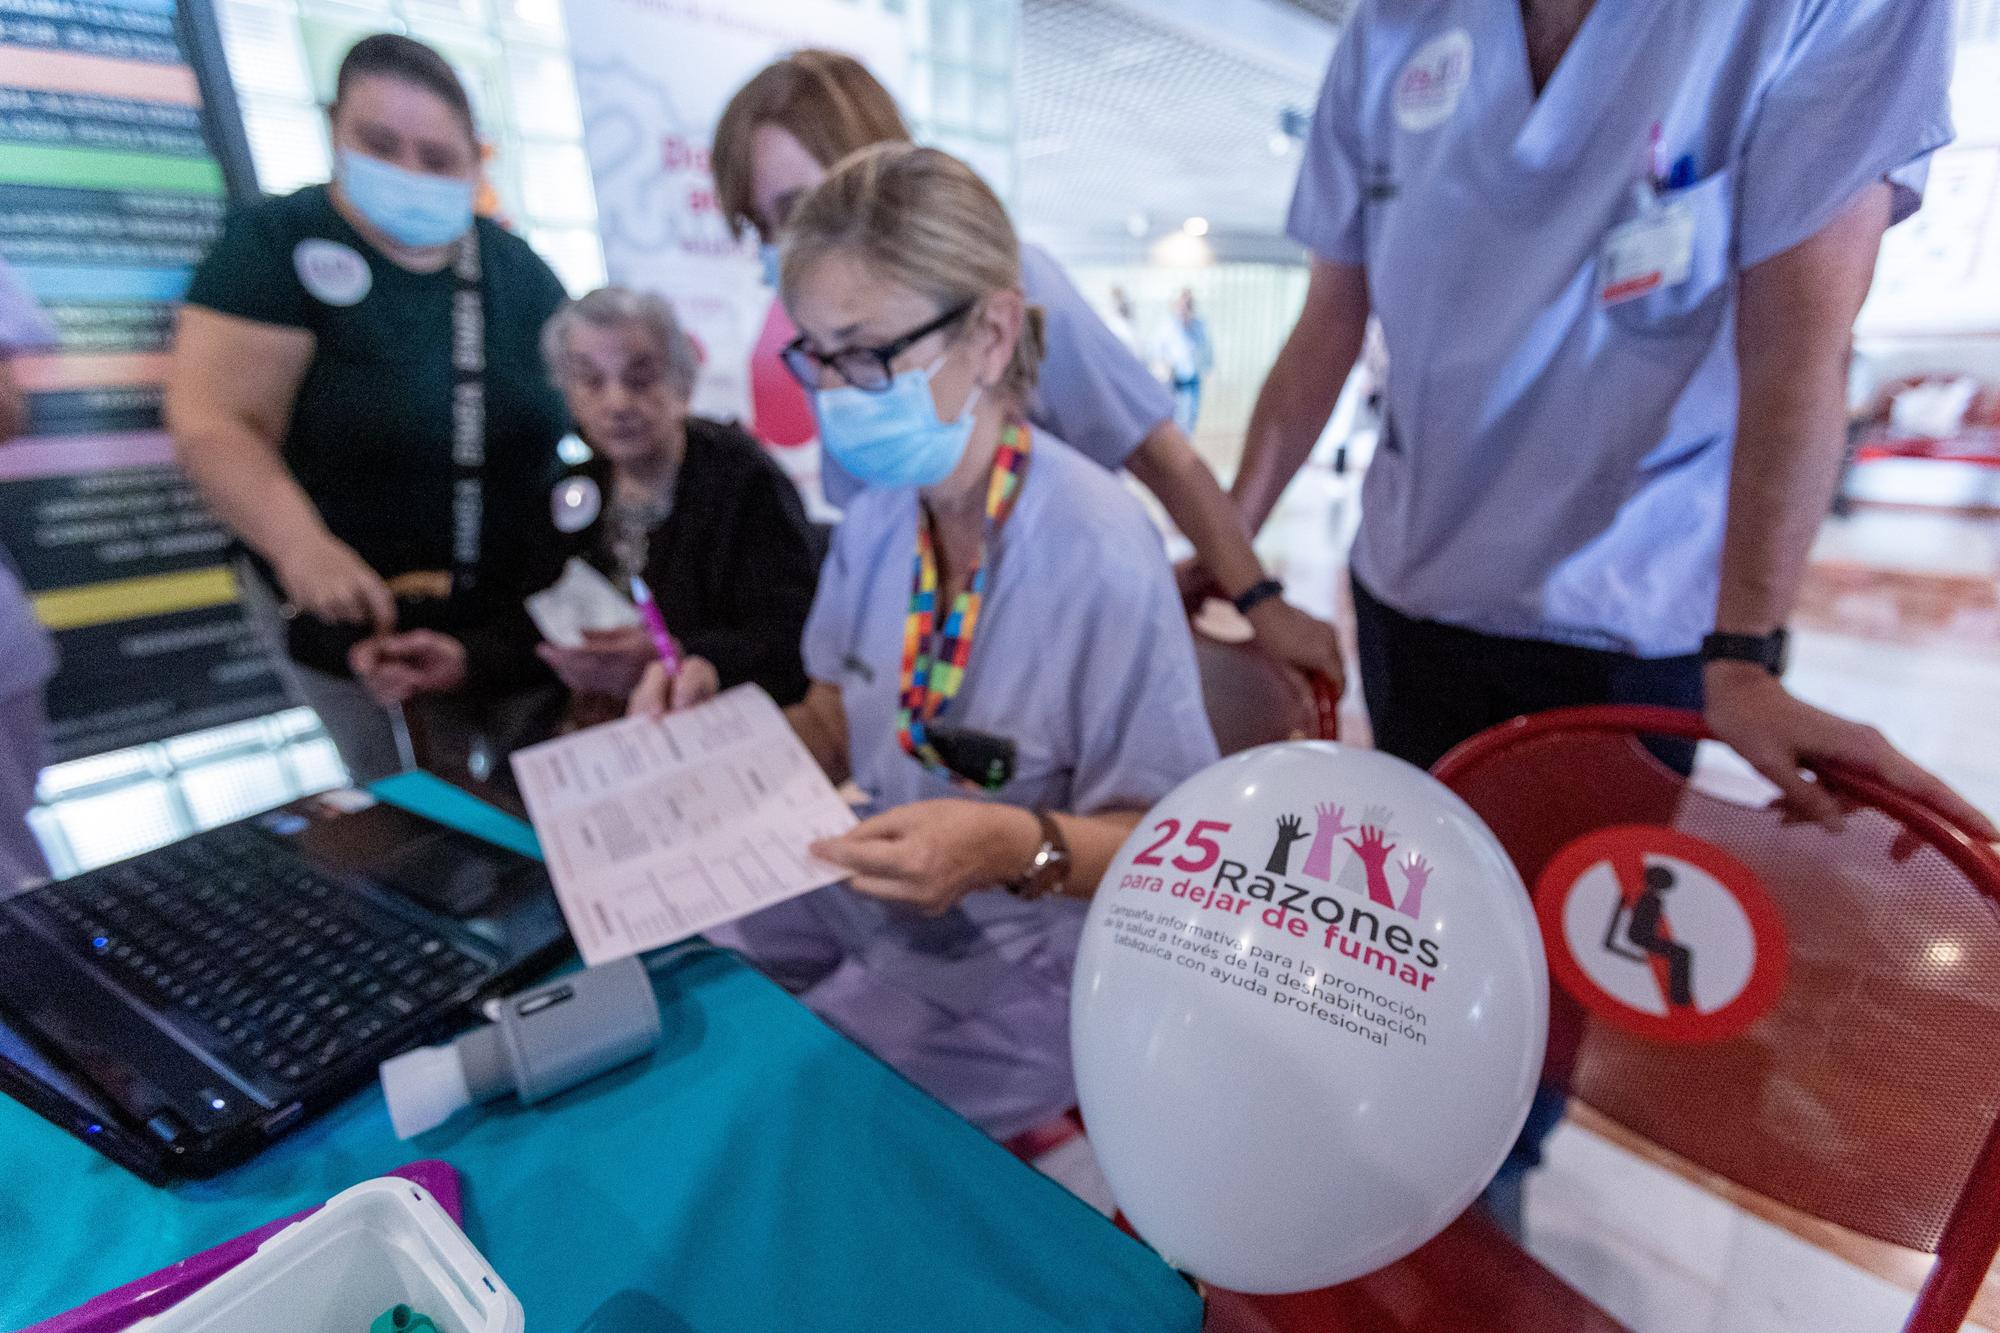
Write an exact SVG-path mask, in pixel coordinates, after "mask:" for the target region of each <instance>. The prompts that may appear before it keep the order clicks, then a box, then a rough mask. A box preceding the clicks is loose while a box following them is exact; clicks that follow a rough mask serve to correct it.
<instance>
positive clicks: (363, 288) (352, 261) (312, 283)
mask: <svg viewBox="0 0 2000 1333" xmlns="http://www.w3.org/2000/svg"><path fill="white" fill-rule="evenodd" d="M292 268H293V269H294V270H295V271H296V272H297V273H298V275H299V281H300V282H301V283H303V284H305V289H306V290H307V291H308V292H310V293H312V295H313V296H314V298H315V299H317V300H320V301H323V302H325V303H326V304H327V305H331V306H350V305H359V304H360V303H361V301H362V300H363V299H364V298H365V297H366V296H367V295H368V291H369V289H370V288H372V287H373V286H374V285H375V275H374V274H373V273H371V272H369V271H368V261H367V260H365V259H363V258H362V257H361V255H360V253H359V252H357V251H356V250H355V249H354V248H353V247H352V246H347V245H342V244H341V243H340V242H339V241H329V240H326V239H325V238H323V237H319V236H313V237H308V238H307V239H306V240H303V241H300V242H299V243H298V244H297V245H296V246H294V247H292Z"/></svg>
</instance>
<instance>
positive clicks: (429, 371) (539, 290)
mask: <svg viewBox="0 0 2000 1333" xmlns="http://www.w3.org/2000/svg"><path fill="white" fill-rule="evenodd" d="M477 225H478V229H479V253H480V269H481V284H480V286H481V293H482V297H483V304H484V307H485V321H484V322H485V331H486V375H485V386H486V467H485V472H484V484H485V491H486V506H485V524H484V529H483V533H482V541H481V555H480V584H481V588H482V592H483V595H482V598H481V603H482V605H481V606H480V607H476V608H459V609H458V616H457V619H459V620H468V621H473V622H479V623H481V624H487V625H490V623H491V622H492V621H493V620H495V619H496V618H498V619H505V620H507V621H509V622H510V623H509V625H508V630H509V633H508V635H507V638H508V639H509V640H510V642H512V643H513V646H514V648H515V649H523V648H525V649H527V650H530V656H529V658H528V660H527V661H526V662H520V661H513V662H498V661H486V662H476V663H474V664H473V665H474V670H475V674H477V675H481V676H486V677H488V678H492V677H494V676H501V677H507V678H518V677H519V676H520V675H522V674H524V673H525V674H528V675H533V674H535V673H534V669H533V666H532V663H533V658H532V652H531V650H532V645H533V642H534V639H533V635H532V633H531V632H530V633H525V634H524V633H522V632H521V630H522V628H523V626H525V615H524V614H522V613H521V611H520V601H521V598H523V597H524V596H526V595H527V594H528V593H530V592H533V591H536V590H537V589H539V588H542V587H545V586H547V584H548V583H549V582H550V581H551V580H552V579H553V577H554V571H555V570H556V569H557V568H559V567H560V564H561V548H562V547H563V546H564V545H565V543H564V542H563V541H562V539H561V538H560V536H559V534H557V533H556V532H555V529H554V525H553V522H552V519H551V516H550V515H551V510H550V496H549V493H550V489H551V487H552V486H553V485H554V484H555V482H556V481H557V479H558V478H559V477H560V475H561V472H562V467H561V464H560V462H559V460H558V459H557V457H556V452H555V446H556V443H557V441H559V440H560V439H561V438H562V435H563V433H564V431H565V430H566V429H567V425H566V422H567V414H566V411H565V409H564V406H563V400H562V394H561V392H560V391H559V390H558V389H557V388H556V386H555V385H554V384H553V383H552V382H551V381H550V378H549V375H548V371H547V369H546V368H545V367H544V366H543V364H542V357H541V348H540V341H541V332H542V326H543V324H544V323H546V322H547V320H548V318H549V316H551V315H552V314H554V313H555V311H556V308H557V307H558V306H559V305H560V304H561V303H562V301H563V298H564V292H563V288H562V284H561V282H559V281H558V280H557V278H556V276H555V274H554V273H552V272H550V271H549V267H548V265H546V264H544V263H543V262H542V261H541V259H540V258H539V257H538V256H537V255H536V254H535V252H534V251H533V250H531V249H530V248H529V247H528V245H527V243H526V242H524V241H522V240H521V239H520V238H519V237H517V236H514V235H511V234H510V233H508V232H507V231H505V230H503V229H501V228H500V227H498V226H495V225H494V224H493V223H492V222H490V221H487V220H486V219H484V218H482V219H480V220H479V222H478V224H477ZM455 283H456V278H455V277H454V275H453V273H452V270H451V268H450V267H449V266H447V267H446V268H444V269H443V270H441V271H439V272H436V273H412V272H410V271H409V270H407V269H404V268H402V267H400V266H398V265H396V264H394V263H391V262H390V261H389V260H388V259H386V258H384V257H383V256H382V255H381V254H380V253H379V252H377V251H376V250H375V248H374V247H373V246H371V245H369V244H368V242H367V241H365V240H363V239H362V238H361V236H360V234H359V233H358V232H356V231H355V230H354V228H353V227H351V226H349V225H348V223H347V221H346V219H344V218H342V217H341V216H340V214H339V213H337V212H335V211H334V208H333V204H332V201H331V200H330V199H329V198H328V197H327V190H326V187H325V186H323V185H316V186H311V187H308V188H306V189H303V190H300V191H298V192H297V193H295V194H291V195H287V196H285V197H284V198H280V199H267V200H264V201H262V202H260V203H256V204H252V205H249V206H248V207H246V208H243V209H240V210H238V211H236V212H234V213H233V214H232V215H231V216H230V218H229V221H228V223H227V224H226V226H225V227H224V228H223V233H222V236H221V238H220V239H219V240H217V242H216V243H215V248H214V249H212V250H211V251H210V252H209V254H208V256H207V258H206V259H204V260H203V261H202V264H201V267H200V268H199V269H198V270H196V272H195V276H194V282H193V284H192V286H191V287H190V288H189V290H188V295H187V300H188V303H189V304H191V305H198V306H205V307H207V308H208V309H210V310H214V311H218V312H220V313H222V314H225V315H235V316H238V317H240V318H244V319H253V320H257V321H260V322H262V323H266V324H277V325H283V326H285V327H287V328H298V329H304V330H306V331H307V332H309V333H311V334H312V335H313V336H314V337H315V339H317V343H316V346H315V348H314V351H313V359H312V362H311V364H310V365H309V366H308V367H307V369H306V373H305V378H304V379H303V381H302V382H301V383H300V385H299V392H298V398H297V400H296V402H295V403H294V406H293V409H292V415H291V420H290V422H289V424H288V425H287V426H286V429H285V438H284V441H283V452H284V459H285V463H286V465H287V466H288V467H289V468H290V469H291V471H292V475H293V476H295V477H297V478H298V481H299V484H300V485H301V486H302V487H303V488H304V489H305V492H306V494H307V495H308V496H309V497H310V498H311V499H312V502H313V504H314V506H315V507H316V508H317V509H318V510H319V513H320V516H321V517H322V518H323V519H324V520H325V521H326V525H327V527H328V529H329V530H330V531H331V532H332V533H333V535H334V536H336V537H338V538H340V540H342V541H344V542H346V543H347V544H348V545H349V546H352V547H353V548H354V549H355V551H356V552H358V553H359V554H360V556H361V558H362V559H364V560H366V561H367V562H368V563H369V564H370V565H371V566H373V567H374V569H375V570H376V572H377V573H379V574H381V575H382V576H383V577H385V578H394V577H395V576H396V575H398V574H404V573H408V572H410V571H413V570H449V569H450V568H451V543H452V520H451V488H452V481H453V468H452V461H451V397H452V379H453V375H452V365H451V301H452V292H453V288H454V285H455ZM468 646H469V647H471V646H474V645H473V644H472V643H471V642H470V641H469V642H468Z"/></svg>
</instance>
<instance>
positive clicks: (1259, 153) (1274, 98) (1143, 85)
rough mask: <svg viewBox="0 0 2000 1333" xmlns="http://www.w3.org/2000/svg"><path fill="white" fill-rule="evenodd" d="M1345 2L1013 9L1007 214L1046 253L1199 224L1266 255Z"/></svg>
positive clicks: (1146, 239) (1126, 0)
mask: <svg viewBox="0 0 2000 1333" xmlns="http://www.w3.org/2000/svg"><path fill="white" fill-rule="evenodd" d="M1352 3H1353V0H1024V3H1023V5H1022V11H1021V30H1020V72H1019V76H1018V82H1017V84H1016V90H1015V96H1016V105H1015V115H1016V131H1017V135H1018V137H1017V140H1016V144H1017V156H1018V172H1019V174H1018V177H1017V182H1018V194H1017V199H1016V205H1017V210H1018V213H1019V216H1020V218H1021V220H1022V223H1023V227H1024V230H1026V231H1027V232H1028V233H1029V234H1030V235H1032V236H1034V237H1036V238H1037V239H1040V240H1043V241H1044V242H1046V243H1049V244H1051V245H1053V246H1055V247H1056V248H1058V249H1059V250H1067V251H1070V252H1072V253H1074V252H1077V251H1079V250H1085V249H1095V250H1100V251H1102V250H1105V249H1107V248H1110V249H1117V248H1120V247H1124V248H1128V249H1135V250H1136V249H1141V248H1143V247H1144V246H1145V245H1147V244H1150V243H1152V242H1154V241H1157V240H1158V238H1160V237H1161V236H1163V235H1166V234H1168V233H1171V232H1173V231H1176V230H1178V229H1180V228H1181V227H1182V226H1183V225H1184V223H1185V222H1186V220H1187V219H1189V218H1201V219H1203V220H1205V221H1206V223H1207V224H1208V229H1209V235H1210V237H1211V239H1212V242H1213V243H1214V244H1215V245H1216V246H1217V247H1218V249H1224V248H1229V247H1232V246H1233V247H1235V248H1237V249H1242V248H1243V247H1244V246H1245V245H1246V244H1247V245H1248V246H1249V247H1250V248H1253V249H1254V248H1255V247H1256V246H1257V245H1258V244H1260V243H1261V244H1263V245H1265V246H1269V245H1270V244H1272V243H1275V242H1278V241H1280V240H1281V238H1282V235H1283V230H1284V215H1285V207H1286V204H1287V202H1288V201H1289V199H1290V198H1291V192H1292V182H1293V179H1294V177H1295V176H1296V175H1297V173H1298V164H1299V143H1298V141H1297V140H1296V139H1295V138H1291V137H1288V136H1287V135H1286V134H1284V133H1283V131H1282V126H1283V125H1284V124H1285V121H1286V115H1287V113H1288V112H1290V113H1293V117H1292V118H1293V120H1294V121H1296V120H1297V119H1298V116H1299V115H1300V114H1301V113H1307V112H1309V111H1310V110H1311V107H1312V105H1313V101H1314V98H1315V96H1316V94H1317V92H1318V87H1319V80H1320V75H1321V72H1322V71H1323V70H1324V68H1325V64H1326V60H1327V57H1328V56H1329V55H1330V54H1331V52H1332V49H1333V44H1334V40H1335V36H1336V34H1337V32H1338V27H1339V22H1340V21H1341V20H1342V19H1344V17H1345V15H1346V13H1347V11H1348V10H1349V9H1350V8H1351V7H1352Z"/></svg>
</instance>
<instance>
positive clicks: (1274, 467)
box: [1230, 258, 1368, 532]
mask: <svg viewBox="0 0 2000 1333" xmlns="http://www.w3.org/2000/svg"><path fill="white" fill-rule="evenodd" d="M1367 327H1368V275H1367V270H1366V269H1364V268H1362V267H1361V266H1360V265H1358V264H1336V263H1333V262H1332V261H1330V260H1325V259H1318V258H1315V259H1314V260H1313V264H1312V276H1311V279H1310V281H1309V282H1308V283H1307V286H1306V302H1305V308H1304V309H1302V310H1300V311H1299V318H1298V323H1296V324H1295V325H1293V327H1292V333H1291V336H1290V337H1289V338H1287V339H1285V345H1284V347H1283V349H1282V350H1280V351H1279V353H1278V359H1277V360H1276V361H1275V362H1273V363H1272V366H1271V373H1270V374H1268V375H1266V376H1265V377H1264V387H1263V389H1262V390H1260V391H1259V392H1258V394H1257V405H1256V407H1255V409H1254V410H1253V411H1252V412H1251V414H1250V429H1249V432H1248V434H1247V435H1246V436H1245V438H1244V442H1243V466H1242V468H1241V469H1240V470H1239V471H1238V472H1237V474H1236V484H1235V485H1234V486H1232V487H1231V488H1230V494H1231V495H1232V496H1233V497H1234V498H1235V500H1236V506H1237V508H1238V509H1239V510H1241V511H1242V514H1243V518H1244V522H1245V524H1246V526H1247V527H1248V528H1249V530H1250V531H1251V532H1256V531H1257V530H1258V529H1259V528H1261V527H1263V526H1264V521H1265V520H1266V519H1268V518H1269V517H1270V516H1271V511H1272V510H1273V509H1274V508H1276V507H1277V504H1278V497H1279V496H1280V495H1283V494H1284V492H1285V487H1286V486H1287V485H1289V484H1290V482H1291V480H1292V478H1293V477H1294V476H1296V475H1297V474H1298V470H1299V469H1300V468H1301V467H1303V466H1304V465H1305V461H1306V459H1307V458H1308V457H1309V456H1310V455H1311V454H1312V449H1313V445H1314V444H1316V443H1317V442H1318V441H1319V436H1320V432H1321V431H1323V430H1325V429H1326V422H1327V418H1329V417H1331V416H1332V415H1333V408H1334V404H1336V403H1337V402H1339V401H1340V390H1341V386H1342V385H1344V384H1346V382H1347V373H1348V372H1349V371H1350V370H1352V369H1353V368H1354V358H1355V357H1356V356H1358V355H1360V353H1361V338H1362V334H1363V333H1364V332H1365V331H1366V330H1367Z"/></svg>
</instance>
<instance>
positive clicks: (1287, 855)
mask: <svg viewBox="0 0 2000 1333" xmlns="http://www.w3.org/2000/svg"><path fill="white" fill-rule="evenodd" d="M1305 836H1306V826H1305V823H1304V821H1302V820H1301V819H1300V818H1299V817H1298V816H1297V815H1279V816H1278V839H1277V841H1276V842H1274V843H1272V844H1271V859H1270V860H1268V861H1266V862H1265V863H1264V870H1265V873H1267V874H1272V875H1280V876H1283V875H1289V874H1291V873H1292V844H1293V843H1296V842H1303V841H1304V840H1305Z"/></svg>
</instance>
